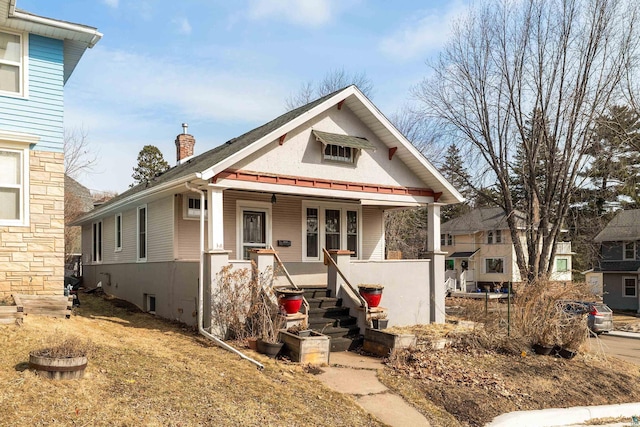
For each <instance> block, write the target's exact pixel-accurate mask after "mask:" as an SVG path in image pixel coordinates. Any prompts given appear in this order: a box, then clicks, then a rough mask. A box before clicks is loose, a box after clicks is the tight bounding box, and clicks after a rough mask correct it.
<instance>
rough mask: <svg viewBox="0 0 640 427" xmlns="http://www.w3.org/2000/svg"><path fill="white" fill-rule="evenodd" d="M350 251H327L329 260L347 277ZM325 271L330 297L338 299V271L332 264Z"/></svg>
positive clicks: (339, 280) (339, 278)
mask: <svg viewBox="0 0 640 427" xmlns="http://www.w3.org/2000/svg"><path fill="white" fill-rule="evenodd" d="M351 253H352V252H351V251H347V250H336V249H332V250H330V251H329V254H331V258H333V260H334V261H335V262H336V264H337V265H338V268H339V269H340V271H342V274H344V275H345V276H346V277H349V274H350V267H351ZM328 267H329V268H328V270H327V274H328V276H327V288H328V289H329V290H330V291H331V295H333V296H334V297H337V298H340V297H339V295H340V288H341V287H342V282H343V280H342V277H340V275H339V274H338V271H337V270H336V268H335V267H334V266H333V264H329V265H328Z"/></svg>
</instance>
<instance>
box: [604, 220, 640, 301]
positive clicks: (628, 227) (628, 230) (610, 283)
mask: <svg viewBox="0 0 640 427" xmlns="http://www.w3.org/2000/svg"><path fill="white" fill-rule="evenodd" d="M594 240H595V241H596V242H598V243H600V262H599V265H598V266H597V267H596V268H594V272H599V273H601V274H602V291H603V300H604V302H605V303H606V304H607V305H608V306H609V307H611V308H614V309H618V310H636V311H638V312H640V299H639V298H640V297H639V295H638V274H640V209H634V210H627V211H619V212H618V213H617V214H616V216H615V217H613V219H612V220H611V221H610V222H609V223H608V224H607V225H606V226H605V227H604V229H602V231H601V232H600V233H598V235H597V236H596V237H595V239H594Z"/></svg>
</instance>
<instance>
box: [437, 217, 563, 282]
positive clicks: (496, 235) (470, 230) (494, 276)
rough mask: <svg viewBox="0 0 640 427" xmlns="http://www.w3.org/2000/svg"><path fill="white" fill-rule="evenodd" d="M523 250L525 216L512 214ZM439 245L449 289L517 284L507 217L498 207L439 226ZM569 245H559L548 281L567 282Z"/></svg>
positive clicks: (513, 252)
mask: <svg viewBox="0 0 640 427" xmlns="http://www.w3.org/2000/svg"><path fill="white" fill-rule="evenodd" d="M516 215H517V218H516V222H517V224H519V228H520V229H521V230H522V232H521V233H520V234H521V239H522V242H523V245H524V247H526V243H525V235H524V229H525V228H524V227H525V217H524V215H523V214H522V213H520V212H516ZM440 232H441V235H440V245H441V247H442V250H443V251H446V252H447V256H446V260H445V269H446V272H445V276H446V279H447V280H448V283H450V284H451V285H450V286H449V287H450V288H452V289H456V290H462V291H465V292H474V291H475V290H477V289H482V290H484V289H486V288H489V289H494V288H495V287H496V286H498V285H499V286H503V285H506V284H508V283H517V282H520V281H521V278H520V270H519V269H518V264H517V260H516V253H515V249H514V246H513V241H512V240H511V232H510V231H509V225H508V224H507V217H506V215H505V213H504V211H503V210H502V208H477V209H473V210H472V211H470V212H469V213H467V214H465V215H463V216H460V217H458V218H455V219H452V220H451V221H447V222H446V223H444V224H442V226H441V228H440ZM571 256H572V253H571V242H560V243H558V244H557V247H556V256H555V261H554V263H553V265H554V269H553V271H552V273H551V278H550V279H551V280H553V281H560V282H569V281H571V279H572V276H571Z"/></svg>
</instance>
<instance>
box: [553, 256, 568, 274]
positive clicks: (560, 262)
mask: <svg viewBox="0 0 640 427" xmlns="http://www.w3.org/2000/svg"><path fill="white" fill-rule="evenodd" d="M556 271H557V272H565V271H569V260H568V259H567V258H556Z"/></svg>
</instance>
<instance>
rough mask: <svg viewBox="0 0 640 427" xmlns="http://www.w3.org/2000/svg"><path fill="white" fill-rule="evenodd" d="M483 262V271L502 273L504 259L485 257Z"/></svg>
mask: <svg viewBox="0 0 640 427" xmlns="http://www.w3.org/2000/svg"><path fill="white" fill-rule="evenodd" d="M484 262H485V263H484V265H485V273H504V259H502V258H486V259H485V260H484Z"/></svg>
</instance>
